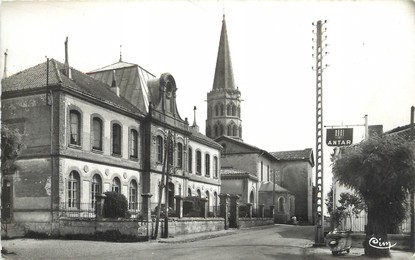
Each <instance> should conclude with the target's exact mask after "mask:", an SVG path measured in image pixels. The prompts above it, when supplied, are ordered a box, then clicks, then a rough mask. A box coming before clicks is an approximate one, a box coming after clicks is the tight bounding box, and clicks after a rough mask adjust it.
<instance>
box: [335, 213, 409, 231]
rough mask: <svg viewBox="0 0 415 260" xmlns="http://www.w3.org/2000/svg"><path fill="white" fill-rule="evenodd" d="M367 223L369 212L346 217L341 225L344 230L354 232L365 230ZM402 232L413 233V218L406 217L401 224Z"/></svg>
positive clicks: (400, 229)
mask: <svg viewBox="0 0 415 260" xmlns="http://www.w3.org/2000/svg"><path fill="white" fill-rule="evenodd" d="M366 225H367V214H364V213H362V214H360V215H359V216H357V217H351V218H346V219H344V220H343V223H342V224H341V227H342V228H343V229H344V230H351V231H353V232H365V226H366ZM399 232H400V233H411V220H410V218H406V219H405V220H404V221H403V222H402V223H401V225H400V226H399Z"/></svg>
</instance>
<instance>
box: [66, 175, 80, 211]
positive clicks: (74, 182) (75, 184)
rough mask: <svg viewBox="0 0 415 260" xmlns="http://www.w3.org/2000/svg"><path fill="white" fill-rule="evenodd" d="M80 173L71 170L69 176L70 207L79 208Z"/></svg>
mask: <svg viewBox="0 0 415 260" xmlns="http://www.w3.org/2000/svg"><path fill="white" fill-rule="evenodd" d="M79 183H80V178H79V173H78V172H77V171H71V173H69V178H68V207H69V208H79V200H80V197H79V195H80V191H79Z"/></svg>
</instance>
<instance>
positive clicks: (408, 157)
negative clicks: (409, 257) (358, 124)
mask: <svg viewBox="0 0 415 260" xmlns="http://www.w3.org/2000/svg"><path fill="white" fill-rule="evenodd" d="M414 156H415V153H414V148H413V143H410V142H408V141H406V140H405V139H403V138H401V137H399V136H398V135H382V136H376V137H373V138H370V139H369V140H366V141H364V142H362V143H360V144H359V145H357V146H353V147H350V148H345V149H343V151H342V154H341V156H340V158H339V159H337V160H335V161H334V163H333V173H334V176H335V177H336V178H337V180H338V181H339V182H340V184H343V185H345V186H346V187H348V188H351V189H353V190H355V191H356V192H357V194H358V195H359V196H360V197H361V198H362V199H363V200H364V202H365V204H366V206H367V212H368V216H367V218H368V222H367V228H366V238H365V242H364V247H365V254H367V255H371V256H380V255H389V254H390V251H389V249H386V250H376V249H375V248H373V247H371V246H369V240H370V238H371V236H376V237H377V239H380V240H381V241H385V242H386V241H388V238H387V233H388V231H390V230H394V229H396V228H397V227H398V226H399V225H400V224H401V223H402V221H403V220H404V219H405V216H406V212H407V211H406V210H407V208H406V207H407V205H408V203H407V202H408V199H409V196H408V194H409V192H410V191H412V189H413V187H414V185H415V161H414V158H415V157H414Z"/></svg>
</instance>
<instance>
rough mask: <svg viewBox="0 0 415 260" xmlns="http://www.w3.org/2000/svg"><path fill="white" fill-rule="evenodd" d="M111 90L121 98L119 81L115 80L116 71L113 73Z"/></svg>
mask: <svg viewBox="0 0 415 260" xmlns="http://www.w3.org/2000/svg"><path fill="white" fill-rule="evenodd" d="M111 90H112V91H114V93H115V94H116V95H117V96H120V88H119V87H118V86H117V80H116V79H115V70H113V71H112V83H111Z"/></svg>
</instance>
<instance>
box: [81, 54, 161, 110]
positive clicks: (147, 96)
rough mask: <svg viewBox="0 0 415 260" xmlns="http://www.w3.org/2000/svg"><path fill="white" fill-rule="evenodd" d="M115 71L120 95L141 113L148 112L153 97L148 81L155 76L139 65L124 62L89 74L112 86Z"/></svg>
mask: <svg viewBox="0 0 415 260" xmlns="http://www.w3.org/2000/svg"><path fill="white" fill-rule="evenodd" d="M113 71H115V79H116V82H117V86H118V87H119V88H120V95H121V96H123V97H126V98H127V99H128V100H129V101H130V102H131V103H132V104H133V105H134V106H136V107H137V108H139V109H140V110H141V111H145V112H148V105H149V103H150V101H151V96H152V95H151V93H150V91H149V88H148V84H147V81H148V80H150V79H154V78H155V76H154V75H153V74H151V73H150V72H148V71H147V70H145V69H143V68H142V67H140V66H139V65H137V64H133V63H128V62H123V61H119V62H117V63H114V64H111V65H109V66H105V67H103V68H100V69H97V70H93V71H91V72H88V73H87V74H88V75H90V76H91V77H93V78H94V79H97V80H100V81H102V82H104V83H106V84H108V85H111V82H112V80H113Z"/></svg>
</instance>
